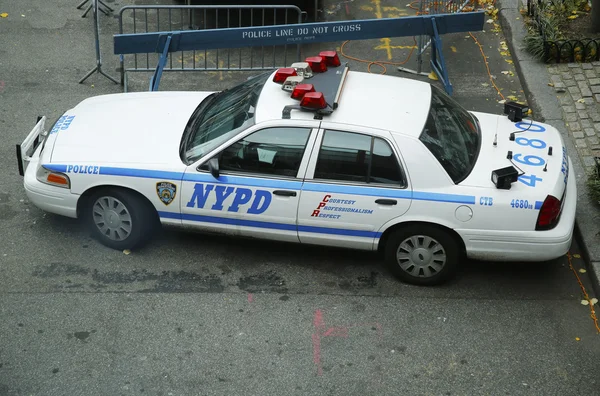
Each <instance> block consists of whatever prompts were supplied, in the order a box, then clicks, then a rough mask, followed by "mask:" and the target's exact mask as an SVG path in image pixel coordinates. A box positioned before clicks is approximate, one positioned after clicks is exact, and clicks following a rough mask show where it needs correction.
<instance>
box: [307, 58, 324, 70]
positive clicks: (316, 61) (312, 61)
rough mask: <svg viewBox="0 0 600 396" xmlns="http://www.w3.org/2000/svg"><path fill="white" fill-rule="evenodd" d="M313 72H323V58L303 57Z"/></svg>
mask: <svg viewBox="0 0 600 396" xmlns="http://www.w3.org/2000/svg"><path fill="white" fill-rule="evenodd" d="M305 61H306V63H308V65H309V66H310V69H311V70H312V71H313V73H324V72H326V71H327V64H326V63H325V59H323V58H322V57H320V56H311V57H309V58H306V59H305Z"/></svg>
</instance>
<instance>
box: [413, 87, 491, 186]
mask: <svg viewBox="0 0 600 396" xmlns="http://www.w3.org/2000/svg"><path fill="white" fill-rule="evenodd" d="M419 139H420V140H421V141H422V142H423V144H424V145H425V146H426V147H427V148H428V149H429V151H431V153H432V154H433V155H434V156H435V158H437V160H438V161H439V162H440V164H442V166H443V167H444V169H445V170H446V172H448V175H450V177H451V178H452V180H453V181H454V183H456V184H458V183H460V182H461V181H463V180H464V179H466V178H467V176H469V174H470V173H471V170H472V169H473V167H474V166H475V162H476V161H477V157H478V156H479V148H480V145H481V133H480V130H479V123H478V121H477V119H476V118H475V117H474V116H473V115H471V114H470V113H469V112H467V111H466V110H465V109H464V108H463V107H462V106H461V105H459V104H458V103H456V102H455V101H454V99H452V98H450V97H449V96H448V95H446V94H445V93H443V92H442V91H440V90H439V89H438V88H436V87H434V86H431V108H430V110H429V116H428V117H427V122H426V123H425V128H424V129H423V132H422V133H421V136H420V137H419Z"/></svg>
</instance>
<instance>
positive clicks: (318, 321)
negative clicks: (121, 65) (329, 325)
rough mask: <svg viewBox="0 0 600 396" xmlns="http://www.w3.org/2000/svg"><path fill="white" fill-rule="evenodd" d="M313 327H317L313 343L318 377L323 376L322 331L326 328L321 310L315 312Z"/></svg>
mask: <svg viewBox="0 0 600 396" xmlns="http://www.w3.org/2000/svg"><path fill="white" fill-rule="evenodd" d="M313 325H314V326H315V332H314V333H313V335H312V343H313V362H314V363H315V365H316V366H317V375H318V376H321V375H323V366H322V365H321V334H320V333H321V331H322V330H323V329H324V328H325V322H324V321H323V313H322V312H321V310H320V309H317V310H316V311H315V316H314V318H313Z"/></svg>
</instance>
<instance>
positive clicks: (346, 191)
mask: <svg viewBox="0 0 600 396" xmlns="http://www.w3.org/2000/svg"><path fill="white" fill-rule="evenodd" d="M323 127H325V128H324V129H321V130H320V131H319V134H318V137H317V140H316V143H315V149H314V150H313V154H312V156H311V158H310V161H309V165H308V169H307V174H306V179H305V182H304V185H303V187H302V194H301V196H300V205H299V209H298V235H299V238H300V242H302V243H313V244H323V245H329V246H341V247H351V248H360V249H371V248H372V246H373V242H374V241H375V239H376V238H379V237H380V229H381V227H382V226H383V224H385V223H387V222H388V221H389V220H391V219H394V218H396V217H399V216H402V215H403V214H404V213H406V211H407V210H408V208H409V207H410V204H411V196H412V191H411V189H410V186H409V182H408V180H407V177H406V174H405V172H404V171H403V166H402V163H401V161H400V156H399V155H398V152H397V149H396V147H395V146H394V144H393V138H392V136H391V134H390V133H389V132H386V131H377V132H371V133H369V132H365V131H364V130H361V129H359V128H354V127H350V126H348V127H345V128H344V129H340V128H339V127H337V128H335V127H332V128H327V127H326V125H325V123H323ZM317 147H318V148H319V149H318V150H317Z"/></svg>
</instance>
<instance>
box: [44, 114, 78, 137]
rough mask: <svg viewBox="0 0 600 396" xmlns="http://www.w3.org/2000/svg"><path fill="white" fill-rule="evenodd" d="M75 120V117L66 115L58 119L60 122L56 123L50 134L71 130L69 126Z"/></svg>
mask: <svg viewBox="0 0 600 396" xmlns="http://www.w3.org/2000/svg"><path fill="white" fill-rule="evenodd" d="M74 119H75V116H68V115H64V116H62V117H60V118H59V119H58V121H56V124H54V127H53V128H52V130H51V131H50V134H53V133H57V132H58V131H64V130H66V129H69V126H70V125H71V122H73V120H74Z"/></svg>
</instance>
